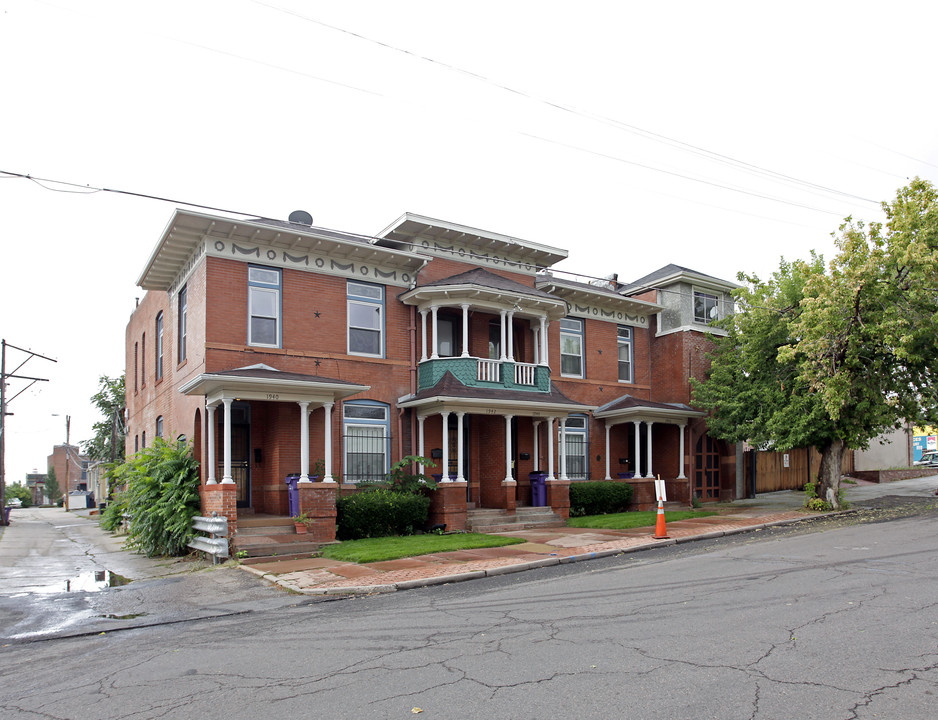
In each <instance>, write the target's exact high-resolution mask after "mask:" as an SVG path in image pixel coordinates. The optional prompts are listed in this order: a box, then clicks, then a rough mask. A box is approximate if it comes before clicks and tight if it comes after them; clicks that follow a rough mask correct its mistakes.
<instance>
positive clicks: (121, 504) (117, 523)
mask: <svg viewBox="0 0 938 720" xmlns="http://www.w3.org/2000/svg"><path fill="white" fill-rule="evenodd" d="M125 512H127V498H126V494H125V493H123V492H116V493H114V495H112V496H111V501H110V502H109V503H108V504H107V507H106V508H104V512H102V513H101V527H102V528H104V529H105V530H107V531H109V532H116V531H117V530H120V528H121V523H123V521H124V513H125Z"/></svg>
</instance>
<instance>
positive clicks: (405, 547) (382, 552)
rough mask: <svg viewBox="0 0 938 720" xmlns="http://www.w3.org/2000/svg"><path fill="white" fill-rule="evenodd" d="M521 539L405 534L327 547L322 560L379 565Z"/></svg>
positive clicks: (323, 550)
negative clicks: (385, 561)
mask: <svg viewBox="0 0 938 720" xmlns="http://www.w3.org/2000/svg"><path fill="white" fill-rule="evenodd" d="M522 542H524V540H522V539H521V538H509V537H502V536H500V535H480V534H479V533H454V534H452V535H435V534H432V533H431V534H428V535H407V536H404V537H382V538H365V539H364V540H346V541H344V542H341V543H338V544H336V545H326V546H325V547H324V548H323V549H322V555H323V557H327V558H330V559H332V560H344V561H346V562H357V563H367V562H380V561H382V560H397V559H398V558H405V557H414V556H415V555H430V554H432V553H439V552H449V551H451V550H472V549H473V548H486V547H501V546H503V545H516V544H517V543H522Z"/></svg>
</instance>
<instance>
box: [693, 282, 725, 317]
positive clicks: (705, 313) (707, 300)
mask: <svg viewBox="0 0 938 720" xmlns="http://www.w3.org/2000/svg"><path fill="white" fill-rule="evenodd" d="M719 317H720V298H718V297H717V296H716V295H711V294H710V293H705V292H701V291H700V290H694V322H697V323H703V324H704V325H707V324H708V323H710V321H712V320H716V319H718V318H719Z"/></svg>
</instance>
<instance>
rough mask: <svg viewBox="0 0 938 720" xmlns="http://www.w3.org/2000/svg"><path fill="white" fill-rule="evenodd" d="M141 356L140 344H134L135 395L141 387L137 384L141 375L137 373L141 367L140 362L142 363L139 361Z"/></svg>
mask: <svg viewBox="0 0 938 720" xmlns="http://www.w3.org/2000/svg"><path fill="white" fill-rule="evenodd" d="M139 355H140V343H134V392H135V393H136V392H137V390H138V389H139V386H138V384H137V377H138V375H139V373H138V372H137V368H138V367H139V362H140V361H139V360H138V357H139Z"/></svg>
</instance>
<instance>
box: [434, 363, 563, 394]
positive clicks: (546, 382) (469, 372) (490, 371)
mask: <svg viewBox="0 0 938 720" xmlns="http://www.w3.org/2000/svg"><path fill="white" fill-rule="evenodd" d="M447 372H450V373H452V374H453V376H455V378H456V379H457V380H459V382H461V383H462V384H463V385H466V386H469V387H490V388H500V389H507V390H528V391H532V392H550V368H549V367H546V366H544V365H534V364H532V363H521V362H512V361H510V360H505V361H502V360H489V359H487V358H474V357H452V358H436V359H433V360H424V361H423V362H421V363H420V369H419V375H418V378H419V379H418V385H419V388H420V389H421V390H423V389H425V388H430V387H433V386H434V385H435V384H436V383H438V382H439V381H440V379H441V378H442V377H443V375H444V374H446V373H447Z"/></svg>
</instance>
